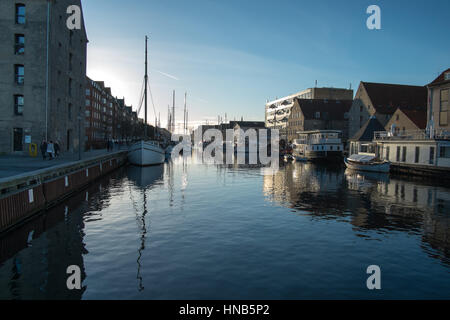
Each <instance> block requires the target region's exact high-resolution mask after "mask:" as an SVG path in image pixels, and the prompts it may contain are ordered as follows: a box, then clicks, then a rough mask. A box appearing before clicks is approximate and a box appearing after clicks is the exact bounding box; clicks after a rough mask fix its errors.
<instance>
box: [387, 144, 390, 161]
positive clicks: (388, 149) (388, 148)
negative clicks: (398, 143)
mask: <svg viewBox="0 0 450 320" xmlns="http://www.w3.org/2000/svg"><path fill="white" fill-rule="evenodd" d="M389 152H390V147H386V160H387V161H389Z"/></svg>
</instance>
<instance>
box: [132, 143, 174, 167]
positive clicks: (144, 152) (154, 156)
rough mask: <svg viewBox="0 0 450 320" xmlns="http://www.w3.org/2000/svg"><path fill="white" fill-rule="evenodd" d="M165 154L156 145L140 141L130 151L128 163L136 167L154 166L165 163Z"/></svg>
mask: <svg viewBox="0 0 450 320" xmlns="http://www.w3.org/2000/svg"><path fill="white" fill-rule="evenodd" d="M164 160H165V152H164V150H163V149H162V148H161V147H159V146H158V145H156V144H153V143H150V142H146V141H140V142H137V143H135V144H133V145H132V146H131V147H130V150H129V151H128V161H130V163H131V164H133V165H136V166H152V165H157V164H161V163H164Z"/></svg>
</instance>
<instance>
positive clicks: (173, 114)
mask: <svg viewBox="0 0 450 320" xmlns="http://www.w3.org/2000/svg"><path fill="white" fill-rule="evenodd" d="M174 132H175V90H173V105H172V133H174Z"/></svg>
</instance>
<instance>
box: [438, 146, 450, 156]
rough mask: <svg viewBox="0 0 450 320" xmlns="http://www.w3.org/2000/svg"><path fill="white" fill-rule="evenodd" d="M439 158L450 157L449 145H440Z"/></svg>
mask: <svg viewBox="0 0 450 320" xmlns="http://www.w3.org/2000/svg"><path fill="white" fill-rule="evenodd" d="M439 157H440V158H450V146H448V147H447V146H446V147H441V148H440V152H439Z"/></svg>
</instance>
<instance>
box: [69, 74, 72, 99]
mask: <svg viewBox="0 0 450 320" xmlns="http://www.w3.org/2000/svg"><path fill="white" fill-rule="evenodd" d="M71 95H72V79H71V78H69V96H71Z"/></svg>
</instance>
